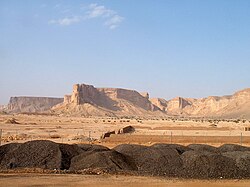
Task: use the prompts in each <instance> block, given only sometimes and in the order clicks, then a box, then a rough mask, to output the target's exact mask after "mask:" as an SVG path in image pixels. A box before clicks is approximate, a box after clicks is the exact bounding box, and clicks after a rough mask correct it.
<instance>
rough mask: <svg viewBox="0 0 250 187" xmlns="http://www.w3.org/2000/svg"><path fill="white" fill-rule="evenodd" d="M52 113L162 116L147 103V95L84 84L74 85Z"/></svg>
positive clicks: (155, 107)
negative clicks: (71, 90) (70, 92)
mask: <svg viewBox="0 0 250 187" xmlns="http://www.w3.org/2000/svg"><path fill="white" fill-rule="evenodd" d="M53 111H55V112H62V113H71V114H72V113H75V114H76V113H77V114H78V115H84V116H89V115H91V114H92V113H94V115H96V114H97V115H100V116H103V115H105V116H112V115H155V114H157V112H159V113H160V114H162V115H164V113H163V112H162V111H161V110H160V109H159V108H158V107H157V106H155V105H153V104H152V103H151V102H150V101H149V95H148V93H143V94H142V93H139V92H137V91H135V90H128V89H122V88H95V87H94V86H92V85H86V84H75V85H74V86H73V92H72V94H71V95H65V96H64V102H63V103H62V104H59V105H57V106H55V107H53ZM73 111H74V112H73ZM93 111H95V112H93ZM155 112H156V113H155Z"/></svg>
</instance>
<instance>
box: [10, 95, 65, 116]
mask: <svg viewBox="0 0 250 187" xmlns="http://www.w3.org/2000/svg"><path fill="white" fill-rule="evenodd" d="M62 102H63V99H62V98H50V97H11V98H10V101H9V104H8V105H7V107H6V111H8V112H10V113H37V112H38V113H39V112H45V111H48V110H50V109H51V108H52V107H53V106H55V105H57V104H59V103H62Z"/></svg>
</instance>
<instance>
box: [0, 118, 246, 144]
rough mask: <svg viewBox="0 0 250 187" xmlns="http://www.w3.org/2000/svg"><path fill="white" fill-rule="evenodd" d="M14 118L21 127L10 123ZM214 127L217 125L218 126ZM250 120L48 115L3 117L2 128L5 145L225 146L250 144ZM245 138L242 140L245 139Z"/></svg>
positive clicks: (2, 142) (1, 120) (0, 122)
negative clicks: (48, 142)
mask: <svg viewBox="0 0 250 187" xmlns="http://www.w3.org/2000/svg"><path fill="white" fill-rule="evenodd" d="M12 118H14V119H15V120H16V121H17V122H18V124H10V123H6V121H7V120H8V119H12ZM128 125H131V126H133V127H134V128H135V132H134V133H132V134H126V135H112V136H113V137H111V138H108V139H105V140H101V141H98V140H100V137H101V135H102V134H103V133H105V132H107V131H112V130H117V129H120V128H122V127H125V126H128ZM213 125H216V127H214V126H213ZM244 127H250V121H249V120H246V121H245V122H244V123H243V122H242V121H240V122H237V123H236V122H234V121H220V122H216V121H200V120H194V119H193V120H192V119H190V120H185V121H182V120H173V119H161V118H158V119H147V120H145V119H143V120H141V121H138V120H136V119H116V118H84V117H59V116H45V115H24V114H19V115H0V129H2V141H1V144H6V143H12V142H26V141H30V140H37V139H38V140H39V139H40V140H41V139H43V140H52V141H54V142H58V143H68V144H73V143H88V142H86V140H85V138H88V137H90V138H93V139H96V140H97V141H95V142H92V143H101V144H102V145H105V146H108V147H114V146H116V145H118V144H121V143H135V144H144V145H151V144H153V143H179V144H183V145H187V144H192V143H206V144H210V145H214V146H219V145H221V144H224V143H236V144H242V145H248V146H249V143H250V131H244ZM241 136H242V138H241Z"/></svg>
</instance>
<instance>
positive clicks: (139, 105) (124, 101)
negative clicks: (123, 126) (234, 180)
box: [5, 84, 250, 119]
mask: <svg viewBox="0 0 250 187" xmlns="http://www.w3.org/2000/svg"><path fill="white" fill-rule="evenodd" d="M6 110H7V111H9V112H14V113H20V112H26V113H27V112H28V113H29V112H44V111H48V110H50V111H52V112H54V113H55V114H66V115H74V116H160V117H163V116H169V115H174V116H188V117H216V118H218V117H221V118H246V119H250V88H248V89H244V90H241V91H238V92H236V93H235V94H233V95H228V96H222V97H218V96H209V97H207V98H200V99H195V98H183V97H176V98H173V99H170V100H165V99H162V98H149V94H148V93H147V92H144V93H139V92H137V91H135V90H128V89H122V88H96V87H94V86H92V85H86V84H76V85H74V86H73V92H72V94H71V95H65V96H64V99H62V98H47V97H12V98H11V99H10V102H9V104H8V105H7V107H5V111H6Z"/></svg>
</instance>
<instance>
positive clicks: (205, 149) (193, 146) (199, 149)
mask: <svg viewBox="0 0 250 187" xmlns="http://www.w3.org/2000/svg"><path fill="white" fill-rule="evenodd" d="M187 147H189V148H190V149H192V150H194V151H196V152H211V153H217V152H218V149H217V147H213V146H211V145H206V144H190V145H188V146H187Z"/></svg>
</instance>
